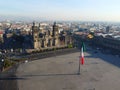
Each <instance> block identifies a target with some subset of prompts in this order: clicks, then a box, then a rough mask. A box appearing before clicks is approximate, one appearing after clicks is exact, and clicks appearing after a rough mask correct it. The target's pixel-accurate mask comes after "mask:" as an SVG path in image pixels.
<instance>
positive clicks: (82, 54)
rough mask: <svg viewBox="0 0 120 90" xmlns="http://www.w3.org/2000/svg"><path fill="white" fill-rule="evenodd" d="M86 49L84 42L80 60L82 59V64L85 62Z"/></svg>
mask: <svg viewBox="0 0 120 90" xmlns="http://www.w3.org/2000/svg"><path fill="white" fill-rule="evenodd" d="M84 51H85V45H84V43H82V47H81V58H80V61H81V64H82V65H83V64H84Z"/></svg>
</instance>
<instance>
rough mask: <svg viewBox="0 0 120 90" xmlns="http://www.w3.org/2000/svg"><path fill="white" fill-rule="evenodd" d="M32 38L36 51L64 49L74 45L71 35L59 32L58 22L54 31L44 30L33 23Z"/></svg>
mask: <svg viewBox="0 0 120 90" xmlns="http://www.w3.org/2000/svg"><path fill="white" fill-rule="evenodd" d="M32 37H33V47H34V49H38V50H40V49H46V48H53V47H62V46H63V47H64V46H67V45H69V44H72V37H71V35H69V34H67V32H64V31H62V32H59V27H58V25H57V24H56V22H55V23H54V24H53V27H52V30H44V29H43V28H41V25H40V24H39V25H38V26H37V25H36V24H35V22H33V26H32Z"/></svg>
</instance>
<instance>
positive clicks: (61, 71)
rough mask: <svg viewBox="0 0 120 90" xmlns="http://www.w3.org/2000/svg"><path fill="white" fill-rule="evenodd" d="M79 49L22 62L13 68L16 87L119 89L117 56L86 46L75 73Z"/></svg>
mask: <svg viewBox="0 0 120 90" xmlns="http://www.w3.org/2000/svg"><path fill="white" fill-rule="evenodd" d="M79 56H80V53H79V52H76V53H71V54H66V55H61V56H54V57H50V58H45V59H39V60H35V61H31V62H27V63H24V64H21V65H20V66H19V67H18V69H17V72H16V76H17V78H20V79H18V80H17V84H18V88H19V90H119V89H120V85H119V83H120V79H119V76H120V61H119V60H120V58H119V57H116V56H114V55H108V54H102V53H101V52H100V51H98V52H95V50H92V49H89V51H87V52H85V64H84V65H81V68H80V70H81V71H80V75H77V73H78V66H79Z"/></svg>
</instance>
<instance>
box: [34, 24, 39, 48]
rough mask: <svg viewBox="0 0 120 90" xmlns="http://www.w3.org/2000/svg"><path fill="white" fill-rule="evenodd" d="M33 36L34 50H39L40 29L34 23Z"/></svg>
mask: <svg viewBox="0 0 120 90" xmlns="http://www.w3.org/2000/svg"><path fill="white" fill-rule="evenodd" d="M32 36H33V47H34V49H38V48H39V29H38V27H37V26H36V24H35V22H33V26H32Z"/></svg>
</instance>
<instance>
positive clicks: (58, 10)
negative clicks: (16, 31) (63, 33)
mask: <svg viewBox="0 0 120 90" xmlns="http://www.w3.org/2000/svg"><path fill="white" fill-rule="evenodd" d="M119 3H120V1H119V0H35V1H34V0H19V1H17V0H2V1H1V3H0V13H1V14H0V15H2V16H4V15H5V16H13V17H14V16H15V17H16V18H17V17H23V18H24V17H28V18H34V19H37V18H38V19H39V18H40V19H45V20H77V21H117V22H119V21H120V12H119V9H120V5H119ZM8 19H9V18H8Z"/></svg>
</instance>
